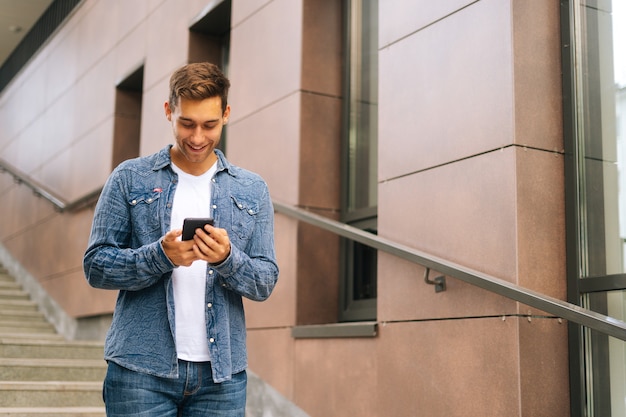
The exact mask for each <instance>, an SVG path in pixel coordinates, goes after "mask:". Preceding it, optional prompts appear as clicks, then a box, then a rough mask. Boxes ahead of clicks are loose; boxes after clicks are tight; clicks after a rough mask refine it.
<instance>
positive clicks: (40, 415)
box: [0, 407, 106, 417]
mask: <svg viewBox="0 0 626 417" xmlns="http://www.w3.org/2000/svg"><path fill="white" fill-rule="evenodd" d="M0 416H1V417H106V413H105V411H104V407H41V408H33V407H20V408H16V407H13V408H6V407H0Z"/></svg>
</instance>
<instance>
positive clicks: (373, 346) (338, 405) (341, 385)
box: [294, 338, 406, 417]
mask: <svg viewBox="0 0 626 417" xmlns="http://www.w3.org/2000/svg"><path fill="white" fill-rule="evenodd" d="M295 343H296V347H295V349H296V350H295V352H296V358H295V371H294V372H295V378H294V380H295V382H294V384H295V395H294V397H295V398H294V400H295V402H296V404H297V405H298V407H300V408H302V409H303V410H304V411H306V412H307V413H308V414H309V415H310V416H311V417H328V416H333V417H352V416H359V417H381V416H394V417H396V414H394V413H392V412H388V410H387V409H385V408H384V407H383V408H381V407H380V406H379V399H378V398H377V397H378V391H379V390H380V389H381V387H380V380H379V374H378V372H379V371H380V370H379V366H378V363H379V362H378V360H377V356H376V352H377V346H378V345H379V344H380V341H379V339H377V338H351V339H300V340H296V342H295ZM395 351H397V350H395ZM403 359H404V358H403ZM402 376H403V377H404V375H402ZM405 381H406V379H405V378H402V377H400V378H394V379H393V380H392V381H387V385H388V388H389V389H390V390H392V391H396V392H395V393H394V394H393V395H394V396H393V399H394V400H395V401H399V400H400V399H401V398H402V402H404V398H403V397H401V396H398V395H397V389H399V388H401V387H402V386H403V385H404V384H405Z"/></svg>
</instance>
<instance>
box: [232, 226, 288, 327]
mask: <svg viewBox="0 0 626 417" xmlns="http://www.w3.org/2000/svg"><path fill="white" fill-rule="evenodd" d="M297 225H298V223H297V222H296V221H295V220H292V219H290V218H288V217H287V216H284V215H280V214H277V215H276V216H275V217H274V229H275V230H276V233H275V235H274V240H275V247H276V259H277V261H278V267H279V270H280V271H279V277H278V283H277V284H276V287H275V288H274V291H273V292H272V295H271V296H270V298H268V299H267V300H265V301H263V302H260V303H259V302H255V301H251V300H248V299H244V305H245V309H246V326H247V327H248V329H254V328H270V327H290V326H293V325H294V324H295V323H296V290H297V285H298V282H297V275H296V260H297V249H298V248H297V247H296V245H293V244H292V242H294V241H296V240H297V232H298V227H297Z"/></svg>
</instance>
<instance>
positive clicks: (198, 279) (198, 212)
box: [171, 163, 217, 362]
mask: <svg viewBox="0 0 626 417" xmlns="http://www.w3.org/2000/svg"><path fill="white" fill-rule="evenodd" d="M172 169H173V170H174V172H176V173H177V174H178V185H177V186H176V193H175V194H174V205H173V207H172V219H171V228H172V229H181V228H182V227H183V220H184V219H185V218H186V217H209V216H210V214H211V210H210V207H211V179H212V178H213V175H215V171H216V170H217V163H216V164H214V165H213V166H212V167H211V168H210V169H209V170H208V171H207V172H205V173H204V174H202V175H199V176H195V175H191V174H187V173H186V172H184V171H182V170H181V169H180V168H178V167H177V166H176V165H174V164H173V163H172ZM206 270H207V263H206V261H195V262H194V263H192V264H191V266H188V267H185V266H179V267H178V268H174V271H173V272H172V283H173V288H174V306H175V317H176V351H177V353H178V358H179V359H182V360H186V361H189V362H207V361H210V360H211V356H210V353H209V346H208V342H207V333H206V311H205V309H206V306H205V294H206Z"/></svg>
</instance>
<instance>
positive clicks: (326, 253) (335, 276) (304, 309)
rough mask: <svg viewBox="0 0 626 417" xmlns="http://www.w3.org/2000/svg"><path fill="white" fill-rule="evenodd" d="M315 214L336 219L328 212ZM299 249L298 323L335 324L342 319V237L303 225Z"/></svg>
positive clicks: (299, 236)
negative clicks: (340, 252)
mask: <svg viewBox="0 0 626 417" xmlns="http://www.w3.org/2000/svg"><path fill="white" fill-rule="evenodd" d="M312 211H313V212H314V213H315V214H318V215H324V216H327V217H331V218H332V217H333V216H332V215H329V213H328V212H322V211H319V210H312ZM333 220H336V218H334V219H333ZM297 247H298V258H297V273H296V276H297V277H298V283H297V298H296V324H298V325H305V324H326V323H336V322H337V318H338V317H339V313H338V306H339V271H340V268H339V238H338V237H337V235H334V234H332V233H330V232H326V231H324V230H322V229H320V228H318V227H315V226H310V225H308V224H305V223H300V225H299V227H298V238H297Z"/></svg>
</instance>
